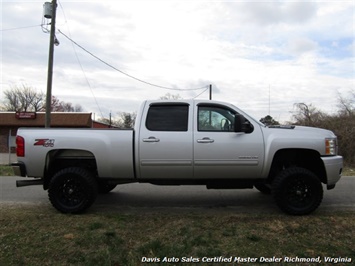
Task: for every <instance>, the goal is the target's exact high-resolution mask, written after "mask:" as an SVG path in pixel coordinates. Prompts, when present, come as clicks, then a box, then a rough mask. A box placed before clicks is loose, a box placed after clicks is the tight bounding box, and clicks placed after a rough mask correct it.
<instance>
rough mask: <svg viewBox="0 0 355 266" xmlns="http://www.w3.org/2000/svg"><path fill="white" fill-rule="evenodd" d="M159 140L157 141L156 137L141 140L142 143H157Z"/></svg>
mask: <svg viewBox="0 0 355 266" xmlns="http://www.w3.org/2000/svg"><path fill="white" fill-rule="evenodd" d="M159 141H160V139H157V138H156V137H149V138H147V139H143V142H159Z"/></svg>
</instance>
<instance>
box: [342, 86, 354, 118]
mask: <svg viewBox="0 0 355 266" xmlns="http://www.w3.org/2000/svg"><path fill="white" fill-rule="evenodd" d="M338 98H339V104H338V106H339V108H340V114H346V115H354V114H355V91H354V90H353V91H350V92H349V97H347V98H345V97H344V96H342V95H341V94H340V93H339V95H338Z"/></svg>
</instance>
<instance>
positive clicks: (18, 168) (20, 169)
mask: <svg viewBox="0 0 355 266" xmlns="http://www.w3.org/2000/svg"><path fill="white" fill-rule="evenodd" d="M11 166H12V170H13V171H14V173H15V175H16V176H27V171H26V165H25V164H24V163H23V162H16V163H12V164H11Z"/></svg>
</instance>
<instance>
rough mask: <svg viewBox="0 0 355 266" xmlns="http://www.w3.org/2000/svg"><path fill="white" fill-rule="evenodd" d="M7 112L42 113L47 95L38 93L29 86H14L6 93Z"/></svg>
mask: <svg viewBox="0 0 355 266" xmlns="http://www.w3.org/2000/svg"><path fill="white" fill-rule="evenodd" d="M4 95H5V103H4V109H5V110H6V111H15V112H30V111H31V112H38V111H42V109H43V106H44V98H45V95H44V93H42V92H37V91H36V90H35V89H34V88H32V87H29V86H27V85H24V84H23V85H22V86H21V87H20V86H13V87H11V88H10V89H9V90H5V91H4Z"/></svg>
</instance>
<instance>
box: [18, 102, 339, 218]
mask: <svg viewBox="0 0 355 266" xmlns="http://www.w3.org/2000/svg"><path fill="white" fill-rule="evenodd" d="M16 143H17V156H18V162H16V163H13V168H14V170H15V173H16V174H17V175H19V176H27V177H32V178H34V179H29V180H19V181H17V186H26V185H34V184H41V185H43V187H44V189H45V190H48V195H49V200H50V202H51V203H52V205H53V206H54V207H55V208H56V209H57V210H59V211H61V212H63V213H80V212H83V211H85V210H86V209H87V208H89V207H90V206H91V205H92V204H93V203H94V201H95V199H96V197H97V194H98V193H108V192H109V191H111V190H112V189H114V188H115V187H116V186H117V185H119V184H124V183H133V182H141V183H151V184H157V185H206V186H207V188H208V189H239V188H253V187H255V188H256V189H258V190H260V191H261V192H263V193H267V194H273V197H274V198H275V201H276V204H277V205H278V206H279V208H280V209H281V210H282V211H284V212H286V213H288V214H293V215H304V214H309V213H311V212H313V211H314V210H315V209H316V208H317V207H318V206H319V205H320V203H321V201H322V198H323V185H322V184H325V186H326V187H327V189H333V188H334V187H335V184H336V182H337V181H338V180H339V179H340V177H341V172H342V167H343V158H342V157H341V156H338V155H337V153H338V144H337V138H336V136H335V135H334V134H333V132H331V131H328V130H324V129H318V128H309V127H300V126H277V127H266V126H264V125H263V124H261V123H260V122H258V121H257V120H255V119H253V118H252V117H250V116H249V115H247V114H246V113H244V112H243V111H242V110H240V109H238V108H237V107H235V106H234V105H232V104H228V103H223V102H217V101H201V100H177V101H176V100H175V101H145V102H143V104H142V106H141V108H140V110H139V112H138V115H137V119H136V124H135V128H134V129H132V130H113V129H112V130H111V129H109V130H98V129H19V130H18V133H17V137H16Z"/></svg>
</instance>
